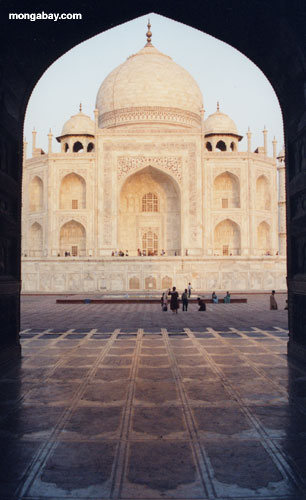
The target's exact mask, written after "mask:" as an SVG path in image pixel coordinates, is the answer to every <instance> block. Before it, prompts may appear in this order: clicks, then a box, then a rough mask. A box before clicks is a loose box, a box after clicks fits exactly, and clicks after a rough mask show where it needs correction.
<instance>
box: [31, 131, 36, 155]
mask: <svg viewBox="0 0 306 500" xmlns="http://www.w3.org/2000/svg"><path fill="white" fill-rule="evenodd" d="M36 135H37V132H36V130H35V128H33V131H32V156H35V150H36Z"/></svg>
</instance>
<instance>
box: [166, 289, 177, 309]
mask: <svg viewBox="0 0 306 500" xmlns="http://www.w3.org/2000/svg"><path fill="white" fill-rule="evenodd" d="M168 295H171V299H170V309H171V311H172V312H173V313H175V314H177V310H178V308H179V303H178V293H177V291H176V287H175V286H174V287H173V288H172V292H171V291H170V290H169V293H168Z"/></svg>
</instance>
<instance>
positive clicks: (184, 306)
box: [182, 288, 188, 311]
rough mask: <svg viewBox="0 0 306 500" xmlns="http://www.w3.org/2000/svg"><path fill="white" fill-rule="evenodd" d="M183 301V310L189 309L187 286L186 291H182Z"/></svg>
mask: <svg viewBox="0 0 306 500" xmlns="http://www.w3.org/2000/svg"><path fill="white" fill-rule="evenodd" d="M182 302H183V311H187V309H188V293H187V288H185V292H183V293H182Z"/></svg>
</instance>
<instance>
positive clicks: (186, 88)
mask: <svg viewBox="0 0 306 500" xmlns="http://www.w3.org/2000/svg"><path fill="white" fill-rule="evenodd" d="M96 108H97V109H98V111H99V127H101V128H105V127H115V126H122V125H135V124H139V123H141V125H144V124H145V123H150V124H151V125H152V124H156V123H158V124H161V123H162V124H167V125H175V126H178V125H179V126H185V127H199V126H200V125H201V109H202V108H203V99H202V93H201V91H200V88H199V87H198V85H197V83H196V82H195V80H194V79H193V77H192V76H191V75H190V74H189V73H188V72H187V71H186V70H185V69H184V68H182V67H181V66H179V65H178V64H176V63H175V62H174V61H173V60H172V59H171V57H169V56H167V55H165V54H162V53H161V52H160V51H159V50H157V49H156V48H155V47H154V46H153V45H152V44H151V43H148V44H147V45H146V46H145V47H144V48H143V49H141V50H140V51H139V52H137V54H134V55H132V56H130V57H129V58H128V59H127V60H126V61H125V62H124V63H123V64H121V65H120V66H118V67H117V68H115V69H114V70H113V71H112V72H111V73H110V74H109V75H108V76H107V77H106V78H105V80H104V81H103V83H102V85H101V87H100V89H99V91H98V94H97V100H96Z"/></svg>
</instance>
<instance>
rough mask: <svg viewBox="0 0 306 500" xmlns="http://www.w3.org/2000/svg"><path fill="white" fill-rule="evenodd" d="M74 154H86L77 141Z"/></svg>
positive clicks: (74, 145)
mask: <svg viewBox="0 0 306 500" xmlns="http://www.w3.org/2000/svg"><path fill="white" fill-rule="evenodd" d="M73 152H74V153H83V152H84V146H83V144H82V143H81V142H80V141H76V142H75V143H74V144H73Z"/></svg>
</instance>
